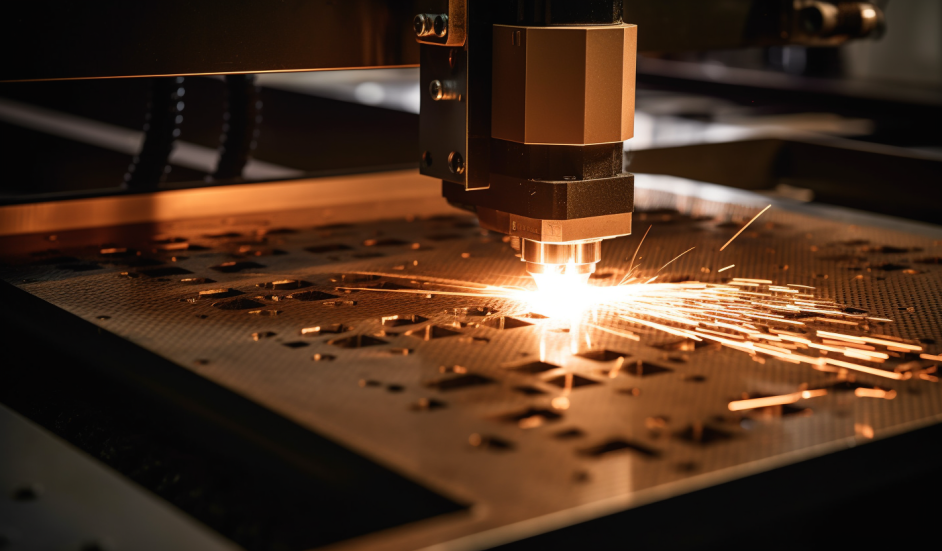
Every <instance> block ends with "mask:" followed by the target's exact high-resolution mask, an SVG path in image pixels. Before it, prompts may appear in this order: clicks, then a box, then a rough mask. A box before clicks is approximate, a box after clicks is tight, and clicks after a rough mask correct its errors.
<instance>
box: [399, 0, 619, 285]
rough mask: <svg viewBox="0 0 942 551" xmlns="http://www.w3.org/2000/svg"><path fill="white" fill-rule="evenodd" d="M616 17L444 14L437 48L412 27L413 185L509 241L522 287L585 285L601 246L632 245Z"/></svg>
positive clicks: (530, 9) (420, 22)
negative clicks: (416, 97) (416, 166)
mask: <svg viewBox="0 0 942 551" xmlns="http://www.w3.org/2000/svg"><path fill="white" fill-rule="evenodd" d="M549 4H553V3H549ZM549 4H547V5H549ZM621 4H622V3H621V2H620V1H611V0H610V1H608V2H585V3H582V4H579V3H575V2H571V3H568V4H566V5H567V6H568V9H566V10H561V9H557V10H556V11H555V12H553V11H552V9H549V8H547V7H546V5H544V6H536V5H535V4H534V5H533V6H525V5H523V4H520V5H519V6H517V7H514V9H500V8H499V7H495V6H494V5H490V6H487V7H485V6H486V5H487V3H484V2H481V3H478V2H449V6H448V8H449V10H457V11H458V12H459V16H458V17H455V14H454V13H452V12H451V11H450V12H449V13H448V14H447V17H445V18H444V19H442V18H439V19H440V20H442V21H447V22H448V26H449V29H448V31H447V32H445V33H444V35H441V36H440V35H437V34H435V33H431V34H429V33H425V31H424V29H425V26H427V25H426V24H425V22H427V21H428V20H429V19H433V20H434V16H429V15H426V14H420V15H418V16H416V29H417V35H418V38H417V39H418V41H419V42H420V43H421V89H422V90H423V91H425V90H427V91H428V93H427V94H423V97H422V103H421V122H420V137H419V141H420V147H421V150H422V152H423V153H422V164H421V172H422V174H425V175H428V176H434V177H437V178H441V179H442V180H443V184H442V190H443V195H444V196H445V197H446V198H447V199H448V200H449V201H450V202H451V203H453V204H455V205H458V206H460V207H462V208H465V209H467V210H471V211H474V212H476V213H477V214H478V217H479V220H480V222H481V225H482V226H483V227H485V228H487V229H490V230H494V231H498V232H501V233H504V234H507V235H510V236H511V237H513V238H514V239H513V240H512V242H513V244H514V247H515V249H517V250H518V252H519V253H520V257H521V260H523V261H525V262H526V266H527V271H528V272H529V273H531V274H532V273H538V274H552V273H566V272H575V273H591V272H593V271H594V270H595V265H596V264H597V263H598V262H599V260H601V241H602V240H603V239H605V238H610V237H616V236H619V235H627V234H630V233H631V213H632V210H633V206H634V193H633V192H634V177H633V176H632V175H631V174H628V173H625V172H624V171H623V166H622V164H623V163H622V158H623V155H622V142H624V140H626V139H628V138H631V137H632V134H633V129H634V94H635V56H636V51H637V27H636V26H634V25H630V24H625V23H624V22H623V20H622V5H621ZM518 7H519V8H521V9H517V8H518ZM550 7H551V6H550ZM600 8H606V9H600ZM461 24H463V27H462V28H461V29H460V30H457V31H456V32H455V35H457V37H458V38H453V39H452V38H449V37H450V36H451V35H450V34H449V33H452V32H453V26H454V27H457V26H458V25H461ZM423 33H425V34H423ZM471 44H473V45H474V46H473V47H470V46H471ZM443 91H446V92H443Z"/></svg>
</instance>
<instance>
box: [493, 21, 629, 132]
mask: <svg viewBox="0 0 942 551" xmlns="http://www.w3.org/2000/svg"><path fill="white" fill-rule="evenodd" d="M637 43H638V27H637V26H635V25H617V26H599V27H516V26H507V25H495V26H494V50H493V56H494V60H493V71H494V72H493V92H492V94H493V99H492V119H491V136H493V137H495V138H499V139H502V140H509V141H514V142H519V143H528V144H563V145H589V144H599V143H612V142H620V141H624V140H627V139H629V138H631V137H632V135H633V134H634V112H635V55H636V52H637Z"/></svg>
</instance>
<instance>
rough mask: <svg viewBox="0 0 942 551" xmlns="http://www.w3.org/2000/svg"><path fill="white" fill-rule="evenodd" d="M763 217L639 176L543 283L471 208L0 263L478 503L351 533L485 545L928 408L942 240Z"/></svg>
mask: <svg viewBox="0 0 942 551" xmlns="http://www.w3.org/2000/svg"><path fill="white" fill-rule="evenodd" d="M761 210H762V209H761V208H756V207H745V206H736V205H729V204H721V203H713V202H707V201H700V200H691V199H690V198H685V197H680V196H676V195H673V194H669V193H666V192H657V193H653V192H643V191H639V193H638V197H637V198H636V212H635V214H634V217H635V221H634V226H635V232H634V234H633V235H631V236H624V237H618V238H615V239H611V240H607V241H605V242H604V245H603V246H604V248H605V255H604V257H603V259H602V261H601V262H600V264H599V266H598V269H597V270H596V271H595V272H594V273H592V274H591V276H590V277H589V279H588V282H587V283H583V282H582V281H581V280H580V281H576V282H572V284H571V285H568V284H565V285H562V286H551V287H550V288H549V289H545V288H541V289H538V288H537V286H536V285H535V284H534V282H533V280H532V279H531V277H530V276H529V275H528V274H527V273H526V271H525V270H524V265H523V263H522V262H521V260H520V259H519V258H518V257H516V256H514V250H513V249H512V248H511V247H510V245H509V244H508V242H509V238H508V237H505V236H502V235H500V234H498V233H493V232H489V231H487V230H484V229H481V228H480V227H479V226H478V224H477V222H476V220H475V219H474V218H473V217H471V216H467V215H464V214H460V215H442V216H432V217H424V218H414V217H407V216H406V215H405V214H403V215H401V216H400V215H398V214H397V215H395V216H392V215H391V216H390V217H389V218H388V219H384V220H377V221H373V222H364V223H350V224H340V223H334V224H331V225H323V224H318V222H317V219H316V217H313V218H312V219H311V223H310V224H309V225H306V226H305V225H298V226H290V227H289V226H282V225H279V220H281V219H282V218H281V217H280V216H279V215H278V214H277V213H275V214H270V215H259V216H255V217H251V218H245V219H240V218H233V219H230V220H228V221H226V222H219V221H218V220H201V221H188V222H179V223H167V224H157V225H153V226H139V227H133V228H129V229H128V228H126V229H124V230H122V232H120V233H118V232H112V235H122V236H126V238H125V239H122V240H113V241H112V242H101V241H100V239H99V238H98V237H96V235H97V234H96V232H89V231H84V232H83V231H75V232H60V233H59V234H58V235H56V236H49V235H42V236H33V237H31V238H29V239H19V240H18V241H17V243H18V245H16V248H15V247H14V246H13V245H12V243H13V241H12V240H10V238H5V239H6V240H7V241H6V243H5V246H4V250H6V251H8V252H7V253H6V254H4V257H3V262H4V266H3V267H2V268H0V270H2V271H0V273H2V277H3V279H4V280H5V281H6V282H7V283H8V284H10V285H13V286H16V287H18V288H19V289H21V290H22V291H25V292H27V293H29V294H31V295H33V296H34V297H36V298H38V299H41V300H43V301H46V302H48V303H50V304H52V305H55V306H57V307H58V308H60V309H62V310H64V311H65V312H68V314H69V315H70V316H74V317H75V318H78V319H81V320H84V321H85V322H87V323H92V324H95V325H97V326H98V327H99V328H100V329H101V330H102V331H105V332H110V333H113V334H115V335H118V336H120V337H121V338H122V339H125V340H127V341H129V342H131V343H133V344H135V345H137V347H139V348H140V349H144V350H147V351H150V352H153V353H156V354H158V355H159V356H161V357H163V358H165V359H166V360H168V361H170V362H173V363H174V364H177V365H178V366H180V367H182V368H185V369H187V370H190V371H192V372H194V373H197V374H199V375H200V376H201V377H204V378H206V379H208V380H210V381H212V382H214V383H216V384H218V385H221V386H223V387H225V388H227V389H230V390H232V391H234V392H236V393H238V394H240V395H242V396H244V397H246V398H248V399H250V400H252V401H253V402H256V403H257V404H260V405H262V406H263V407H265V408H267V409H269V410H271V411H273V412H275V413H277V414H278V415H280V416H283V417H285V418H287V419H289V420H291V421H292V422H294V423H296V424H298V425H300V426H301V427H304V428H305V429H307V430H310V431H313V432H315V433H317V434H319V435H322V436H325V437H327V438H329V439H331V440H333V441H336V442H339V443H341V444H342V445H343V446H345V447H347V448H348V449H350V450H353V451H354V452H356V453H357V454H361V455H362V456H365V457H367V458H370V459H372V460H373V461H376V462H378V463H380V464H381V465H383V466H385V467H387V468H390V469H392V470H393V471H395V472H398V473H401V474H403V475H404V476H406V477H407V478H409V479H411V480H412V481H414V482H416V483H418V484H420V485H422V486H425V487H427V488H430V489H433V490H434V491H436V492H438V493H440V494H442V495H444V496H447V497H448V498H449V499H452V500H455V501H456V502H460V503H465V504H468V506H469V508H468V509H466V510H462V511H460V512H457V513H452V514H450V515H445V517H442V519H440V522H439V524H436V525H435V526H436V528H435V530H431V531H424V532H423V531H420V530H417V529H416V530H413V531H411V532H410V531H409V530H405V531H402V530H401V531H400V532H399V533H398V534H395V535H386V536H385V537H384V538H383V539H382V540H380V539H373V540H370V539H369V538H370V537H371V536H367V537H366V538H367V539H365V540H362V541H365V542H366V543H369V544H381V545H383V546H386V547H388V548H408V547H415V546H418V545H420V544H421V545H431V544H433V543H439V542H443V541H449V540H455V539H458V538H461V537H467V536H470V535H472V534H478V536H477V537H482V536H481V534H485V535H486V536H484V537H489V538H496V539H488V540H486V541H487V544H493V543H494V542H495V541H500V537H501V536H493V535H487V534H493V533H494V532H488V530H491V529H497V528H501V527H508V526H517V527H520V526H525V524H524V525H521V524H519V523H521V522H523V521H528V520H533V519H539V518H540V517H543V516H545V515H549V514H552V513H559V512H562V511H576V512H577V513H574V514H577V515H583V516H582V517H581V518H588V517H587V516H586V515H588V516H591V515H599V514H603V513H605V512H611V511H615V510H618V509H624V508H628V507H631V506H634V505H637V504H642V503H645V502H649V501H652V500H654V499H658V498H656V497H653V496H660V497H661V498H662V497H664V496H670V495H676V494H681V493H684V492H687V491H690V490H692V489H696V488H700V487H704V486H707V485H710V484H715V483H719V482H722V481H725V480H730V479H732V478H737V477H740V476H744V475H746V474H749V473H755V472H760V471H763V470H767V469H770V468H773V467H774V466H780V465H783V464H787V463H789V462H793V461H797V460H799V459H802V458H807V457H812V456H816V455H821V454H824V453H828V452H830V451H836V450H839V449H843V448H846V447H849V446H854V445H856V444H857V443H861V442H866V441H869V440H871V439H879V438H881V437H882V436H886V435H889V434H893V433H895V432H898V431H901V430H905V429H908V428H912V427H915V426H920V425H926V424H930V423H932V422H933V421H934V420H937V419H938V418H939V415H940V414H942V386H940V385H939V380H940V377H942V374H940V372H939V367H938V366H939V364H940V361H942V333H940V327H942V314H940V312H942V309H940V302H939V297H940V296H942V267H940V264H942V241H939V240H934V239H933V238H931V237H924V236H922V235H918V234H911V233H906V232H903V231H897V230H890V229H885V228H880V227H870V226H866V225H861V224H853V225H852V224H846V223H841V222H836V221H834V220H833V219H828V218H826V217H819V216H814V215H812V214H808V213H801V212H795V211H789V210H787V209H783V208H778V207H776V206H773V208H771V209H768V210H767V211H765V212H761V216H758V217H757V214H760V211H761ZM750 222H751V223H750ZM747 224H748V225H747ZM106 352H107V351H102V353H106ZM127 369H129V370H130V369H134V366H133V365H128V366H127ZM656 492H660V493H656ZM592 507H594V509H592V510H593V511H595V512H594V513H591V514H590V513H585V512H584V511H587V510H589V508H592ZM579 511H583V512H579ZM534 526H535V525H534ZM519 530H520V532H518V533H517V534H518V535H519V534H527V533H536V532H538V531H539V530H540V529H539V528H534V527H529V528H526V527H524V528H519ZM515 537H516V536H515ZM480 541H481V542H484V541H485V540H480ZM472 545H477V546H484V545H485V543H480V542H479V543H476V544H472Z"/></svg>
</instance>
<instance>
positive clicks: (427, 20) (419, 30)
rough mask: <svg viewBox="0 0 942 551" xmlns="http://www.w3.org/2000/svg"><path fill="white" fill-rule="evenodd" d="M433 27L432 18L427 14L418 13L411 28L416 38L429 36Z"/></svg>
mask: <svg viewBox="0 0 942 551" xmlns="http://www.w3.org/2000/svg"><path fill="white" fill-rule="evenodd" d="M433 27H434V18H433V17H432V16H430V15H428V14H424V13H420V14H418V15H416V16H415V18H414V19H413V20H412V28H413V29H414V30H415V35H416V36H418V37H420V38H421V37H423V36H429V35H431V34H432V30H433Z"/></svg>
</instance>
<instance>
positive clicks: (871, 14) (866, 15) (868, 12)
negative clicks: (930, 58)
mask: <svg viewBox="0 0 942 551" xmlns="http://www.w3.org/2000/svg"><path fill="white" fill-rule="evenodd" d="M860 15H862V16H863V18H864V19H870V18H871V17H876V16H877V12H876V10H874V9H873V8H866V9H864V10H863V11H861V12H860Z"/></svg>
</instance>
